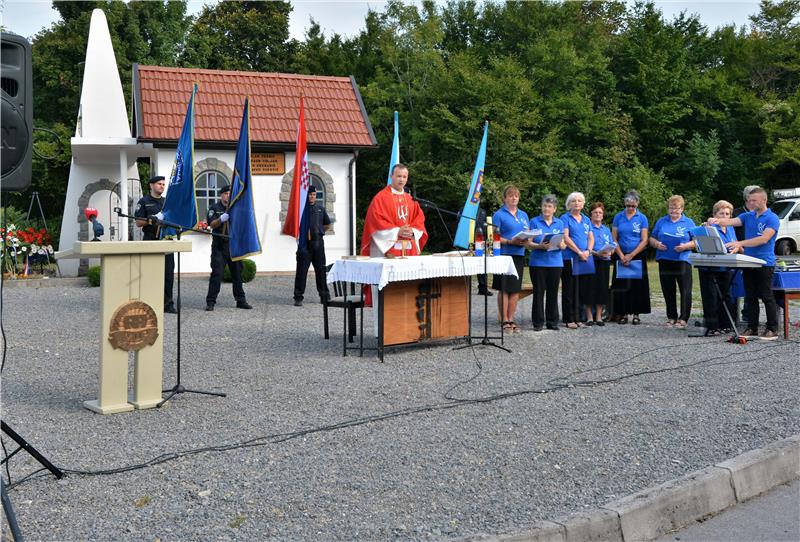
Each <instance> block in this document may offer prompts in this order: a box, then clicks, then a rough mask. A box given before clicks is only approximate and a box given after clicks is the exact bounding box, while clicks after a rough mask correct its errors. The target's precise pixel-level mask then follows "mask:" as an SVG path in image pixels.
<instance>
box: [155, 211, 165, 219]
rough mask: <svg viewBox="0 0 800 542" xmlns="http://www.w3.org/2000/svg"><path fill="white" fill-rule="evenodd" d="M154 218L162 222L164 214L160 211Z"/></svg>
mask: <svg viewBox="0 0 800 542" xmlns="http://www.w3.org/2000/svg"><path fill="white" fill-rule="evenodd" d="M155 217H156V218H157V219H159V220H164V213H162V212H161V211H159V212H158V213H156V215H155Z"/></svg>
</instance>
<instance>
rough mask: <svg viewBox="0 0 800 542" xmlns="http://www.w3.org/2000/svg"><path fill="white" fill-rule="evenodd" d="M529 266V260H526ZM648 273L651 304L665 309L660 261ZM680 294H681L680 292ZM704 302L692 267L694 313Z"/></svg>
mask: <svg viewBox="0 0 800 542" xmlns="http://www.w3.org/2000/svg"><path fill="white" fill-rule="evenodd" d="M525 263H526V268H527V260H526V262H525ZM647 273H648V275H649V279H650V305H651V306H652V307H654V308H659V309H663V308H665V307H666V306H667V305H666V303H664V294H663V292H662V291H661V281H660V280H659V279H658V262H656V261H655V260H648V261H647ZM488 283H489V284H491V283H492V280H491V278H489V280H488ZM522 284H523V285H526V286H530V285H531V275H530V273H529V272H528V271H527V269H526V270H525V272H524V273H523V277H522ZM679 295H680V294H679ZM702 308H703V302H702V300H701V298H700V278H699V276H698V274H697V269H695V268H694V267H693V268H692V315H694V316H697V317H700V316H702V314H703V312H702Z"/></svg>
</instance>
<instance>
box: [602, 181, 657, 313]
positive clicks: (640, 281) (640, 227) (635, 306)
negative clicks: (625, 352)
mask: <svg viewBox="0 0 800 542" xmlns="http://www.w3.org/2000/svg"><path fill="white" fill-rule="evenodd" d="M640 199H641V198H640V196H639V193H638V192H637V191H636V190H629V191H628V192H627V193H626V194H625V210H624V211H620V212H619V213H617V215H616V216H615V217H614V221H613V222H612V223H611V237H613V238H614V242H615V243H617V247H616V248H615V249H614V254H615V258H614V262H615V266H614V272H613V278H612V279H611V319H613V320H616V321H617V323H619V324H627V323H628V315H633V320H632V321H631V323H632V324H634V325H637V324H639V322H640V321H639V315H640V314H649V313H650V279H649V278H648V276H647V259H646V257H645V256H646V251H645V249H646V248H647V233H648V229H649V227H650V223H649V222H648V221H647V217H646V216H644V215H643V214H642V213H640V212H639V210H638V209H639V200H640ZM634 260H637V261H639V262H641V264H640V265H641V266H642V278H635V279H634V278H620V277H617V267H616V263H617V262H618V264H619V265H623V266H626V267H627V266H629V265H630V263H631V262H632V261H634Z"/></svg>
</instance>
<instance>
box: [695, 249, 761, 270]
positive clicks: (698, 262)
mask: <svg viewBox="0 0 800 542" xmlns="http://www.w3.org/2000/svg"><path fill="white" fill-rule="evenodd" d="M689 263H691V264H692V265H694V266H700V267H735V268H744V267H761V266H762V265H765V264H766V263H767V262H765V261H764V260H762V259H759V258H753V257H752V256H745V255H744V254H701V253H696V252H693V253H691V254H689Z"/></svg>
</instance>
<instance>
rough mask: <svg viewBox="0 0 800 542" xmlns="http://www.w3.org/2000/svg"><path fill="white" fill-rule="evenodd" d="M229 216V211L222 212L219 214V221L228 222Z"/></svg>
mask: <svg viewBox="0 0 800 542" xmlns="http://www.w3.org/2000/svg"><path fill="white" fill-rule="evenodd" d="M229 218H230V216H229V215H228V213H222V214H221V215H219V221H220V222H222V223H223V224H224V223H225V222H227V221H228V219H229Z"/></svg>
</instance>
